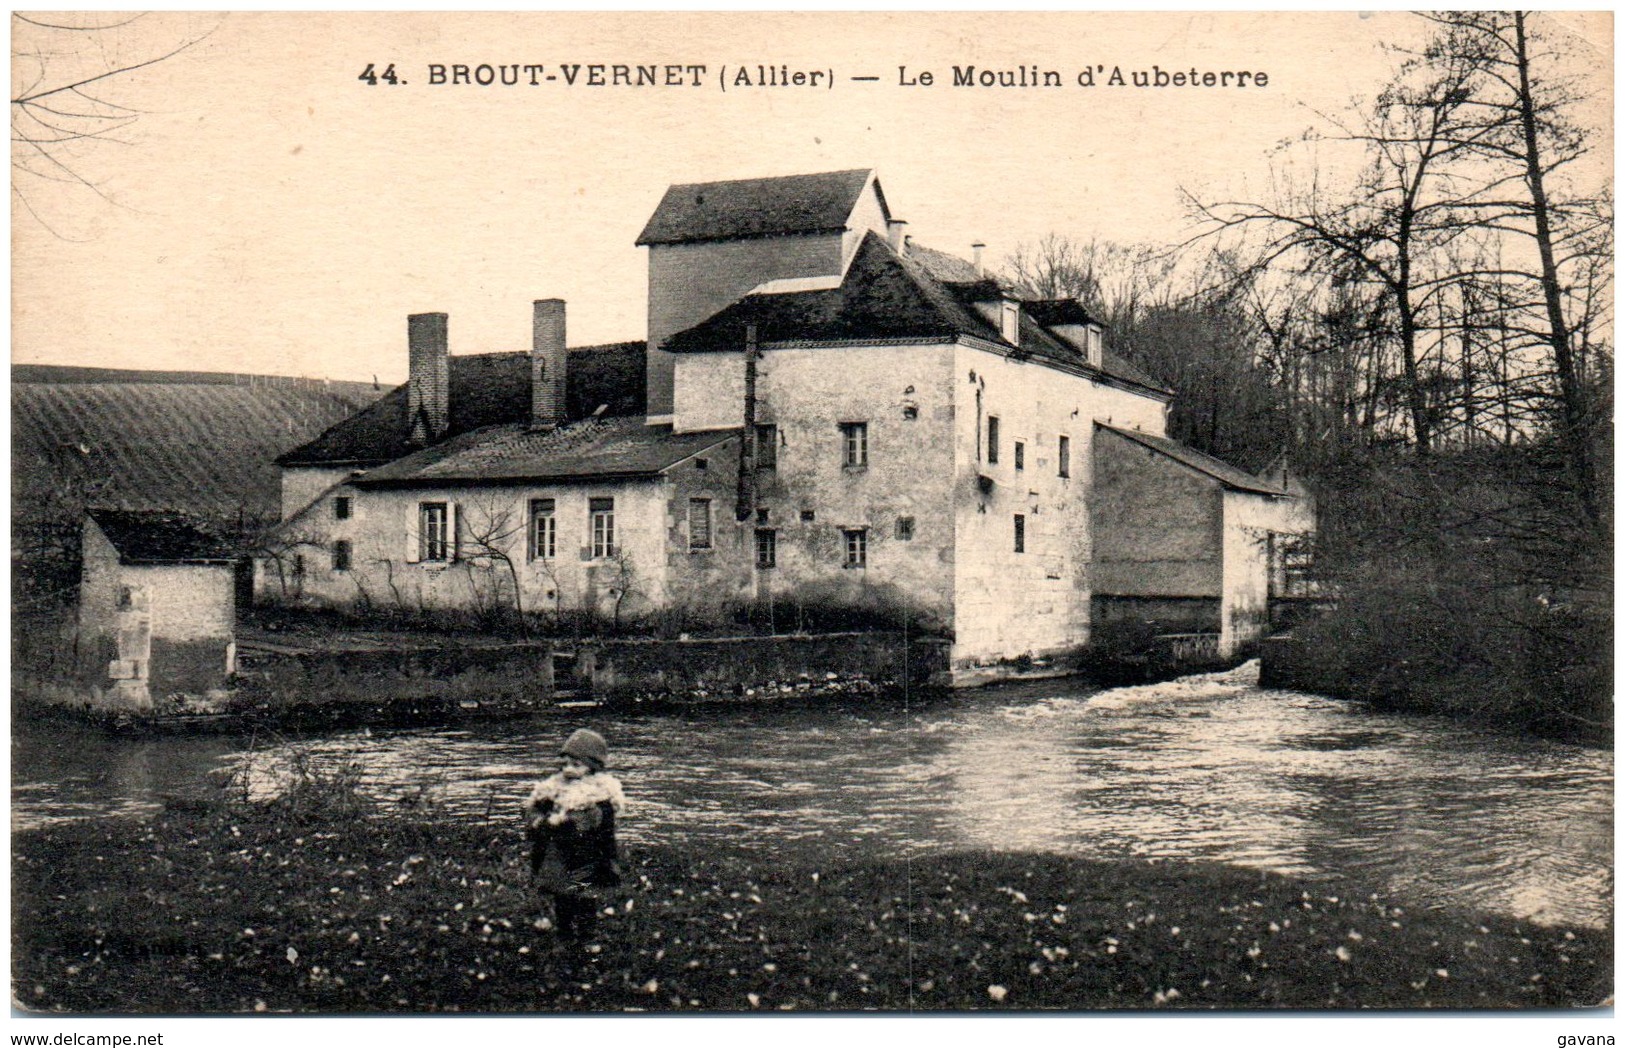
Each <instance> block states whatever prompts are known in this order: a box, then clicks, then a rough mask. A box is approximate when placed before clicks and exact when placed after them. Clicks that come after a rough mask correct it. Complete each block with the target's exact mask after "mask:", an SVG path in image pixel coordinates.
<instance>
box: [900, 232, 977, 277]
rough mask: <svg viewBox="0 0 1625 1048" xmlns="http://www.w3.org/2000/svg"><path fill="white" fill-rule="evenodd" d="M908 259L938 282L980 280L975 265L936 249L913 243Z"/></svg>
mask: <svg viewBox="0 0 1625 1048" xmlns="http://www.w3.org/2000/svg"><path fill="white" fill-rule="evenodd" d="M908 257H909V258H911V259H913V260H914V261H915V262H916V263H917V264H918V265H919V266H920V268H921V269H923V270H925V271H926V273H927V274H929V275H930V276H932V277H935V278H936V279H937V280H943V281H954V280H957V281H972V280H977V279H980V277H979V276H978V274H977V272H976V267H975V266H974V265H972V264H971V263H970V262H968V261H966V260H965V259H963V258H960V257H959V256H958V255H950V254H948V252H946V251H938V250H937V249H935V248H930V247H926V246H925V245H923V244H916V243H913V242H912V241H911V242H910V243H909V245H908Z"/></svg>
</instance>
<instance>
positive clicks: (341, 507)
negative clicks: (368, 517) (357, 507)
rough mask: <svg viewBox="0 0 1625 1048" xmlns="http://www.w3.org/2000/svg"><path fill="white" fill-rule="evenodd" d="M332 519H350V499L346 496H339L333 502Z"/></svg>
mask: <svg viewBox="0 0 1625 1048" xmlns="http://www.w3.org/2000/svg"><path fill="white" fill-rule="evenodd" d="M333 519H334V520H349V519H350V497H349V496H348V495H340V496H338V497H337V498H335V499H334V500H333Z"/></svg>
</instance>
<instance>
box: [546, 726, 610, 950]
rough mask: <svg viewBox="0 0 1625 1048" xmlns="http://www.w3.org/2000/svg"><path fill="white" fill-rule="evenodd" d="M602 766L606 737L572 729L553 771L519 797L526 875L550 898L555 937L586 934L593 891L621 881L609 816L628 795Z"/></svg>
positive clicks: (595, 897) (593, 913) (593, 909)
mask: <svg viewBox="0 0 1625 1048" xmlns="http://www.w3.org/2000/svg"><path fill="white" fill-rule="evenodd" d="M608 763H609V744H608V743H606V742H605V741H604V737H603V736H602V735H600V734H598V733H597V732H595V731H589V730H587V729H585V728H583V729H581V730H579V731H576V732H574V733H572V734H571V735H570V737H569V739H567V740H566V741H565V743H564V746H563V748H562V749H560V750H559V770H558V771H557V772H554V773H553V774H552V775H550V776H548V777H547V778H545V779H543V780H542V781H541V782H538V783H537V784H536V785H535V787H534V788H533V789H532V790H531V791H530V796H529V797H528V798H526V799H525V804H524V811H525V828H526V833H527V836H529V837H530V841H531V852H530V872H531V878H532V880H533V881H534V882H535V883H536V885H537V887H538V888H539V889H540V891H541V892H542V894H543V895H546V896H548V897H550V898H551V899H552V901H553V912H554V915H555V917H556V918H557V922H558V927H559V933H560V934H561V935H563V936H564V937H565V938H566V939H569V940H571V941H582V940H585V939H588V938H590V937H591V936H592V928H593V924H594V921H595V919H596V917H597V914H598V907H599V892H598V889H601V888H608V887H613V886H615V885H617V884H619V883H621V876H620V873H619V871H618V870H617V869H616V862H617V859H618V858H619V856H618V854H617V848H616V843H615V818H616V816H618V815H619V814H620V813H621V811H622V809H623V808H624V807H625V806H626V798H625V796H624V795H623V794H622V792H621V784H620V782H619V781H618V780H616V778H615V777H614V776H613V775H610V774H608V773H607V772H606V771H605V770H604V769H605V767H606V766H607V765H608Z"/></svg>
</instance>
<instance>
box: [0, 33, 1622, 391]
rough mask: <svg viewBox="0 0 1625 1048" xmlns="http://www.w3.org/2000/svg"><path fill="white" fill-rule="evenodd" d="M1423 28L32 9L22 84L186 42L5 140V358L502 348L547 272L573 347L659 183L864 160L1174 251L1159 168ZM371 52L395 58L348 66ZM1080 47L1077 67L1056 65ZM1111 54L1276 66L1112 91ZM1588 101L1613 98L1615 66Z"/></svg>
mask: <svg viewBox="0 0 1625 1048" xmlns="http://www.w3.org/2000/svg"><path fill="white" fill-rule="evenodd" d="M91 17H93V18H94V19H95V22H94V23H93V24H98V25H107V24H109V23H110V22H111V21H119V20H121V18H122V16H115V15H109V14H102V15H98V16H91ZM1562 17H1563V18H1565V19H1566V24H1569V25H1572V26H1574V27H1576V28H1577V29H1578V30H1579V31H1580V37H1581V52H1582V53H1581V55H1580V58H1581V60H1582V61H1583V62H1587V63H1590V65H1591V66H1592V67H1594V68H1595V69H1597V70H1601V71H1607V70H1611V68H1612V53H1611V47H1612V31H1611V22H1610V20H1609V19H1610V16H1609V15H1607V14H1606V13H1594V14H1589V15H1573V16H1562ZM42 20H43V19H42ZM70 21H73V22H74V24H80V25H83V24H87V16H82V15H81V16H76V20H75V19H69V18H66V17H64V18H62V19H60V20H59V22H60V23H67V22H70ZM1422 29H1423V27H1422V25H1421V23H1420V21H1419V20H1418V19H1416V18H1415V17H1414V16H1411V15H1407V14H1404V13H1398V12H1379V13H1370V14H1365V15H1361V14H1353V13H1337V14H1319V13H1307V12H1297V13H1290V12H1288V13H1280V12H1278V13H1270V14H1261V13H1215V12H1209V13H1194V14H1175V13H1159V14H1106V13H1049V14H1025V15H999V14H992V15H990V14H971V13H962V14H961V13H948V14H918V13H902V12H893V13H868V14H826V13H816V14H814V13H793V12H780V13H754V14H700V13H635V14H618V15H592V14H560V13H538V14H522V13H506V14H502V13H499V14H484V15H436V14H427V13H406V14H349V15H345V14H328V13H305V14H284V13H269V12H238V13H233V14H229V15H225V16H219V15H203V14H189V13H178V14H168V15H164V14H155V15H147V16H143V17H142V18H140V19H138V20H136V21H134V22H131V23H129V24H127V25H121V26H115V27H113V28H108V29H104V30H101V31H99V32H94V33H85V32H71V31H68V30H59V29H45V28H41V27H38V26H22V27H18V31H17V32H16V36H15V39H14V50H21V51H24V52H30V51H33V52H35V53H37V54H38V56H39V57H37V58H35V57H26V56H25V57H23V58H20V59H14V63H13V81H14V96H15V93H16V90H17V89H18V88H19V85H20V86H23V87H26V86H27V85H29V84H30V83H32V82H34V81H35V80H37V79H39V78H41V77H43V78H44V79H43V80H42V81H41V82H42V83H44V84H47V85H49V84H55V83H57V82H71V81H72V80H73V79H77V78H79V77H82V76H85V75H94V74H95V73H96V72H99V71H101V70H102V69H105V68H107V65H105V64H104V63H109V62H112V63H126V62H138V61H144V60H146V59H149V58H153V57H157V56H158V55H162V54H165V53H167V52H168V51H170V50H173V49H174V48H175V47H177V46H179V45H180V44H182V43H185V42H186V41H188V40H192V39H196V38H198V37H200V36H201V37H202V39H200V40H198V42H197V43H195V44H193V45H192V46H190V47H188V48H186V49H185V50H183V51H181V52H180V53H179V54H176V55H174V56H173V57H170V58H167V59H165V60H163V61H160V62H156V63H154V64H152V65H150V66H147V67H145V68H143V69H140V70H137V71H135V72H133V73H130V74H127V75H124V76H120V77H116V78H112V79H109V80H104V81H98V82H97V83H95V84H93V85H89V86H87V88H86V90H87V92H95V93H96V94H97V95H98V96H99V97H101V98H102V99H103V100H104V101H105V102H111V103H113V104H116V105H118V106H121V107H124V108H125V109H127V110H130V111H134V112H135V113H137V114H138V115H137V118H136V119H134V120H133V121H130V122H129V123H128V124H127V125H124V126H121V127H119V128H118V131H117V135H116V136H110V137H109V138H107V139H103V138H97V139H94V140H90V141H83V142H78V143H70V144H68V145H67V146H65V147H52V153H53V157H52V158H50V159H47V158H44V157H42V156H40V155H39V154H38V152H37V151H32V152H31V151H30V150H29V147H26V146H23V147H15V148H16V150H17V152H16V153H14V156H16V157H24V158H26V160H27V164H26V170H25V169H22V168H17V167H15V166H14V179H13V189H14V192H13V216H12V219H13V222H12V237H13V301H12V339H13V342H12V347H13V350H12V359H13V362H14V363H51V364H80V365H93V366H112V367H135V368H155V369H158V368H165V369H167V368H185V369H196V370H210V371H236V372H248V373H262V374H292V375H306V376H312V377H325V378H335V379H360V380H367V379H371V378H373V377H375V376H376V377H377V378H378V379H379V380H381V381H383V382H386V383H393V382H398V381H400V380H402V379H403V378H404V374H405V362H406V346H405V341H406V340H405V329H406V323H405V317H406V315H407V314H409V313H416V312H446V313H449V314H450V316H451V320H450V330H451V349H452V352H453V353H473V352H491V351H498V350H511V349H523V348H528V346H529V344H530V303H531V301H532V300H533V299H537V298H551V297H557V298H563V299H565V300H566V301H567V303H568V306H569V335H570V337H569V341H570V343H571V344H572V345H589V344H594V343H599V342H609V341H618V340H623V339H637V338H641V337H643V334H644V323H645V297H646V294H647V281H646V274H645V267H646V265H647V263H646V260H645V249H642V248H638V247H636V246H635V244H634V241H635V240H636V238H637V235H638V233H639V232H640V230H641V229H642V227H643V224H644V222H645V221H646V220H647V219H648V217H649V215H650V214H651V212H652V211H653V209H654V207H655V206H656V204H657V203H658V202H659V200H660V197H661V194H662V193H663V192H664V191H665V189H666V187H667V186H668V185H670V184H673V183H682V182H696V181H710V180H720V179H731V178H749V177H761V176H769V175H785V174H796V173H804V172H814V171H827V170H837V169H844V168H859V167H861V168H874V169H876V170H877V171H878V173H879V178H880V182H881V185H882V187H883V189H884V191H885V194H886V197H887V200H888V202H889V204H890V206H891V208H892V211H893V213H894V215H895V216H897V217H901V218H904V219H906V220H908V222H909V227H908V229H909V232H910V233H911V234H912V235H914V236H915V237H916V238H917V239H918V240H919V241H920V242H921V243H924V244H928V245H930V246H932V247H936V248H939V249H941V250H947V251H952V252H956V253H959V254H963V255H967V256H968V255H969V245H970V244H971V243H972V242H974V241H977V240H981V241H984V242H986V243H987V245H988V257H989V258H990V259H991V260H993V261H995V262H996V261H998V260H999V259H1001V258H1002V257H1003V256H1004V255H1006V254H1007V253H1008V252H1010V251H1011V250H1013V249H1014V248H1015V247H1016V246H1017V245H1019V244H1023V243H1032V242H1034V241H1036V240H1038V239H1039V238H1041V237H1043V236H1044V235H1045V234H1048V233H1058V234H1063V235H1067V236H1071V237H1076V238H1080V239H1089V238H1093V237H1100V238H1105V239H1111V240H1123V241H1151V242H1168V241H1172V240H1176V239H1179V238H1181V237H1182V236H1184V235H1186V234H1187V233H1188V232H1189V231H1190V229H1191V226H1190V221H1189V219H1188V217H1187V215H1186V212H1185V209H1184V206H1183V204H1182V199H1183V197H1182V191H1183V190H1190V191H1193V192H1195V193H1197V194H1199V195H1205V196H1233V197H1239V196H1245V195H1248V194H1252V195H1255V196H1256V195H1259V194H1261V193H1263V192H1264V191H1265V190H1266V188H1267V183H1268V178H1269V171H1270V157H1271V154H1272V150H1274V149H1275V148H1276V146H1277V145H1279V144H1280V143H1281V142H1282V141H1284V140H1287V139H1291V138H1293V137H1294V136H1296V135H1298V134H1299V133H1301V132H1302V131H1303V130H1304V129H1305V128H1306V127H1308V126H1310V125H1311V124H1313V123H1314V122H1315V121H1316V120H1317V115H1316V114H1317V113H1329V112H1335V111H1339V110H1341V109H1343V108H1344V107H1346V106H1347V105H1348V103H1349V101H1350V100H1351V98H1354V97H1359V96H1365V97H1369V96H1370V95H1371V94H1373V93H1374V92H1375V91H1376V90H1377V89H1378V88H1379V87H1380V85H1381V83H1382V81H1383V79H1384V77H1385V75H1386V72H1387V70H1388V69H1390V68H1391V66H1392V64H1393V62H1394V61H1395V60H1396V59H1395V56H1394V55H1393V54H1392V53H1390V52H1388V51H1386V50H1385V45H1390V44H1395V43H1407V42H1414V41H1416V40H1417V39H1419V34H1420V33H1421V32H1422ZM391 63H393V65H394V68H395V71H396V75H397V77H398V78H399V79H402V80H404V81H405V82H404V83H399V84H394V85H390V84H386V83H382V82H380V83H378V84H367V83H364V82H362V81H361V80H359V79H358V76H359V75H360V74H361V73H362V71H363V70H364V69H365V68H366V67H367V66H368V65H369V64H372V65H373V66H374V69H375V72H377V71H382V70H383V69H384V68H385V67H386V66H388V65H389V64H391ZM458 63H463V64H467V65H469V66H471V67H477V66H479V65H480V64H482V63H484V64H489V65H492V66H496V65H502V64H508V65H538V64H539V65H542V66H543V72H542V73H541V74H540V75H541V77H543V78H544V79H542V81H541V83H539V84H538V85H537V86H530V85H529V83H528V80H529V76H530V74H529V73H521V79H522V80H523V81H524V82H523V83H522V84H521V85H519V86H500V85H493V86H490V87H481V86H478V85H452V84H442V85H435V84H432V83H431V79H432V75H431V74H432V70H431V67H432V66H433V65H444V66H447V67H450V66H453V65H455V64H458ZM592 63H605V64H615V63H625V64H634V65H636V64H657V65H659V66H660V67H661V75H662V77H663V76H664V67H665V66H667V65H679V66H684V67H687V66H697V65H703V66H705V67H706V72H705V73H704V74H703V76H702V77H701V86H698V87H693V86H688V85H687V84H686V82H685V84H684V85H683V86H675V87H666V86H659V87H648V86H645V87H628V86H613V85H609V86H601V87H599V86H590V85H588V83H587V82H586V81H587V79H588V77H589V76H590V75H591V74H590V71H589V70H588V69H587V68H586V67H587V66H589V65H590V64H592ZM576 64H579V65H580V66H581V67H582V68H581V70H580V72H579V73H578V74H577V82H576V83H575V84H574V85H571V84H568V83H567V82H566V80H565V70H566V68H567V67H569V66H572V65H576ZM758 65H770V66H782V67H787V69H788V70H789V71H791V72H794V71H798V70H799V71H809V72H810V71H814V70H817V71H822V72H823V76H822V77H821V78H820V82H819V83H818V84H817V86H815V87H807V86H802V87H796V86H785V87H749V88H747V87H743V86H738V85H737V83H736V78H737V76H738V72H737V70H739V69H740V68H744V69H745V70H746V71H747V72H748V74H749V75H750V77H751V78H752V79H754V78H755V76H756V72H757V70H756V67H757V66H758ZM970 65H974V66H976V67H977V69H979V70H980V69H995V70H997V69H1005V70H1014V69H1018V68H1021V67H1026V68H1027V69H1028V70H1029V71H1030V70H1032V69H1033V68H1034V67H1036V68H1037V69H1038V70H1039V71H1041V72H1042V71H1047V70H1055V71H1056V72H1057V73H1059V74H1060V76H1061V77H1062V79H1063V81H1064V82H1065V86H1063V87H1059V88H1043V87H1035V88H1020V87H1015V88H997V87H994V88H981V87H956V86H954V85H953V83H952V80H953V72H954V68H955V66H958V67H961V68H964V67H967V66H970ZM1088 67H1095V69H1096V81H1097V82H1096V85H1095V86H1093V87H1082V86H1078V85H1077V76H1078V73H1079V72H1080V71H1082V70H1084V69H1085V68H1088ZM1113 67H1119V68H1121V70H1122V72H1123V75H1124V77H1125V78H1127V77H1131V75H1132V73H1133V72H1135V71H1147V72H1149V71H1151V70H1153V67H1160V68H1161V69H1162V70H1165V71H1180V70H1184V71H1189V70H1190V69H1192V68H1195V69H1196V70H1197V71H1198V72H1206V71H1215V72H1220V71H1226V70H1231V71H1248V72H1254V73H1256V72H1263V73H1265V74H1266V75H1267V77H1268V84H1267V86H1264V87H1256V86H1249V87H1247V88H1234V87H1232V88H1223V87H1212V88H1206V87H1195V88H1192V87H1176V86H1168V87H1160V88H1159V87H1148V88H1135V87H1132V86H1129V87H1114V86H1111V85H1109V84H1108V83H1106V80H1107V79H1108V78H1109V74H1110V71H1111V69H1112V68H1113ZM922 73H930V74H931V75H932V76H933V78H934V81H935V82H934V83H933V84H931V85H930V86H925V85H924V82H923V78H922V77H921V76H920V74H922ZM549 74H552V75H556V76H558V77H559V79H558V80H555V81H551V82H550V81H547V80H545V77H546V76H547V75H549ZM447 75H448V79H449V78H450V72H449V69H448V74H447ZM607 75H608V74H607V73H606V76H607ZM689 75H690V74H688V73H687V72H686V71H685V72H684V73H682V74H680V75H679V76H678V78H679V79H682V80H684V81H686V80H687V79H688V77H689ZM854 76H873V77H877V78H878V79H876V80H874V81H868V82H859V81H853V80H852V79H851V78H852V77H854ZM908 80H911V81H913V82H912V83H905V82H904V81H908ZM1602 80H1603V81H1607V77H1606V75H1604V76H1603V77H1602ZM724 85H726V86H727V90H723V86H724ZM53 98H54V99H61V100H62V101H64V102H67V103H72V104H76V105H81V104H84V103H83V102H82V101H81V100H80V99H78V98H76V97H75V96H74V95H73V94H72V93H62V94H60V95H58V96H53ZM1596 104H1597V105H1598V106H1599V110H1598V111H1599V112H1600V113H1604V114H1606V113H1608V112H1609V111H1610V110H1611V83H1608V84H1607V90H1605V91H1603V92H1601V93H1600V94H1599V96H1598V97H1597V98H1596ZM87 108H89V107H87ZM64 111H66V108H65V107H64ZM100 112H103V113H108V112H113V111H112V110H100ZM1607 120H1608V118H1607V117H1606V116H1604V117H1603V118H1602V121H1603V124H1604V125H1606V124H1607ZM34 130H36V132H38V131H39V128H35V129H34ZM114 137H116V139H117V140H116V141H115V140H112V139H113V138H114ZM64 149H66V150H68V152H63V150H64ZM58 161H62V162H61V163H59V162H58ZM30 172H33V173H30ZM42 176H44V177H42Z"/></svg>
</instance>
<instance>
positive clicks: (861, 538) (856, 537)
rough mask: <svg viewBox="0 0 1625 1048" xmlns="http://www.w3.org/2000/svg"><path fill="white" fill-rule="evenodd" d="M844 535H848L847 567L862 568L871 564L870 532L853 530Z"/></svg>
mask: <svg viewBox="0 0 1625 1048" xmlns="http://www.w3.org/2000/svg"><path fill="white" fill-rule="evenodd" d="M844 534H845V535H846V566H847V567H849V568H861V567H863V566H864V565H865V564H867V563H869V532H868V531H867V530H865V529H863V528H852V529H850V530H848V531H846V532H845V533H844Z"/></svg>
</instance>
